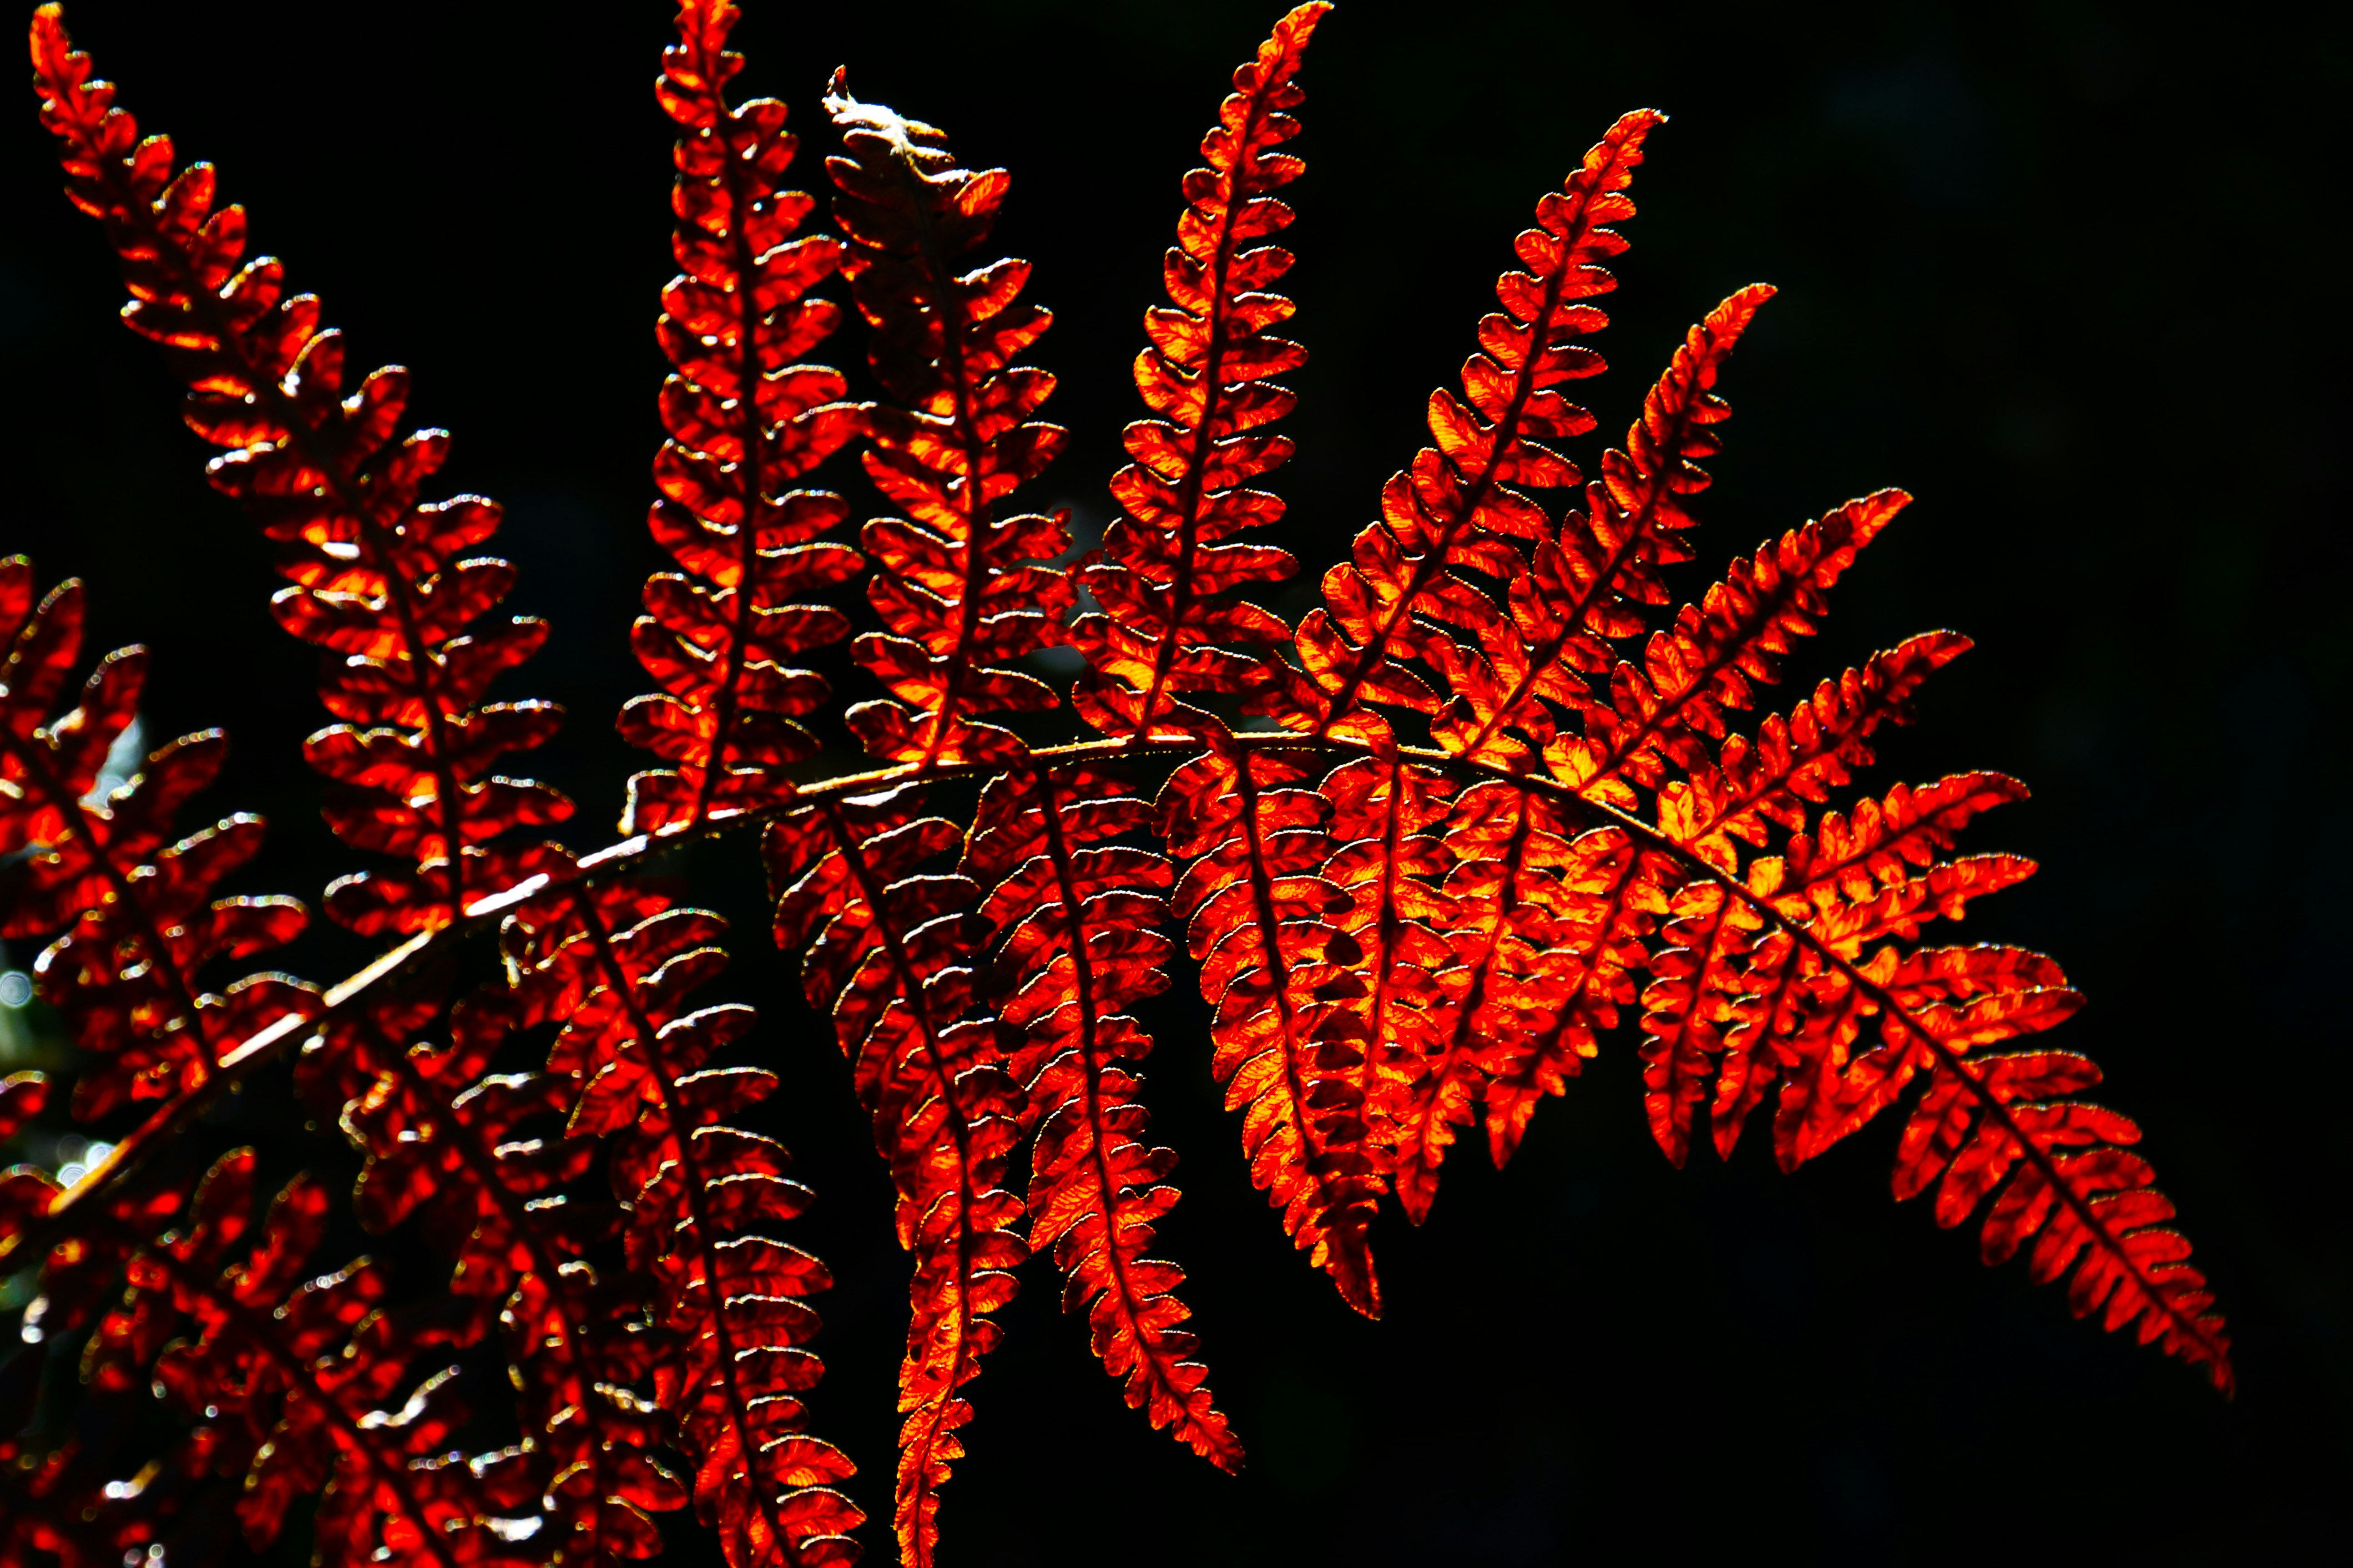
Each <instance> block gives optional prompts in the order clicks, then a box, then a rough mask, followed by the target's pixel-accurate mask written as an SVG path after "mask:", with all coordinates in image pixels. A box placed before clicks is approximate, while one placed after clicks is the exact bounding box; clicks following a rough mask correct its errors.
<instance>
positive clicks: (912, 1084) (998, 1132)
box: [766, 787, 1029, 1563]
mask: <svg viewBox="0 0 2353 1568" xmlns="http://www.w3.org/2000/svg"><path fill="white" fill-rule="evenodd" d="M922 805H923V801H922V795H921V792H920V790H918V789H915V788H913V787H910V788H907V789H902V790H898V791H892V792H888V793H885V794H882V795H877V796H869V797H863V798H857V799H853V800H850V801H846V802H839V803H836V802H832V801H828V802H827V803H826V804H824V805H812V806H808V807H805V808H802V809H800V810H798V811H797V812H794V813H792V814H790V815H788V816H786V817H785V818H784V819H783V820H782V821H781V822H779V823H778V824H777V825H776V826H774V827H772V828H771V829H770V830H769V835H768V842H767V847H766V853H767V858H768V867H769V876H770V879H771V881H772V883H773V885H775V886H776V887H777V888H778V889H782V891H781V895H780V897H779V899H778V900H777V912H776V944H777V945H778V946H779V947H781V948H784V949H786V950H787V951H789V950H791V949H794V948H797V947H798V946H800V945H801V944H802V942H805V941H807V939H808V938H809V937H810V936H811V935H812V934H814V935H815V938H816V940H815V941H814V942H809V945H808V951H807V955H806V956H805V958H804V959H803V962H802V983H803V985H804V987H805V988H806V990H807V994H808V998H809V1002H810V1005H812V1006H815V1007H817V1008H818V1010H819V1011H821V1012H827V1013H829V1014H830V1015H831V1016H832V1017H833V1021H834V1029H835V1033H836V1034H837V1035H838V1037H839V1039H840V1041H841V1047H842V1049H843V1050H844V1051H845V1052H846V1053H848V1054H849V1058H850V1059H851V1061H852V1063H853V1079H854V1081H855V1082H856V1084H857V1087H858V1093H859V1099H860V1102H861V1103H862V1104H864V1105H865V1107H866V1108H867V1110H869V1112H870V1113H871V1115H872V1116H873V1118H874V1138H875V1146H876V1147H877V1148H878V1149H879V1150H880V1151H881V1154H882V1157H883V1158H884V1159H885V1160H887V1161H888V1162H889V1163H890V1165H891V1174H892V1182H893V1184H894V1185H895V1186H896V1187H897V1190H898V1214H897V1223H898V1233H899V1244H900V1245H901V1246H902V1247H906V1248H908V1249H909V1250H910V1251H912V1252H913V1253H914V1255H915V1278H914V1281H913V1285H912V1287H911V1305H912V1308H913V1311H912V1315H911V1318H910V1321H909V1323H908V1329H907V1353H906V1356H905V1359H904V1360H903V1361H902V1363H901V1365H900V1371H899V1408H900V1409H901V1411H902V1412H903V1413H904V1414H905V1416H906V1419H905V1421H904V1423H903V1424H902V1426H901V1428H900V1435H899V1471H898V1481H897V1487H896V1502H895V1507H894V1509H893V1526H894V1528H895V1530H896V1531H897V1534H898V1538H899V1550H900V1552H901V1554H902V1556H903V1557H904V1558H905V1559H906V1561H908V1562H910V1563H930V1562H931V1561H932V1560H933V1553H934V1550H935V1549H936V1546H937V1544H938V1540H939V1524H938V1514H939V1489H940V1487H941V1486H942V1485H943V1484H944V1482H945V1481H946V1480H947V1479H948V1476H949V1473H950V1470H951V1468H952V1461H954V1460H955V1459H957V1458H961V1457H962V1456H963V1454H964V1447H963V1442H962V1439H961V1438H960V1437H958V1436H956V1434H957V1432H958V1431H959V1430H960V1429H961V1428H962V1427H963V1426H965V1424H966V1423H968V1422H969V1421H970V1420H971V1419H972V1405H971V1403H970V1402H969V1401H968V1400H967V1399H966V1398H965V1396H964V1394H962V1392H961V1390H962V1388H963V1386H964V1385H965V1384H967V1383H969V1382H970V1381H971V1380H972V1379H973V1378H974V1377H976V1376H977V1375H978V1374H979V1371H980V1358H981V1357H982V1356H983V1355H984V1354H986V1353H987V1352H988V1351H989V1350H991V1349H992V1348H994V1347H995V1345H996V1343H997V1340H998V1338H999V1337H1000V1336H1001V1334H1002V1330H1001V1328H1000V1327H999V1325H998V1324H997V1322H996V1321H995V1320H994V1319H993V1318H991V1317H990V1316H988V1314H990V1313H993V1312H994V1311H996V1310H997V1308H999V1307H1001V1306H1003V1305H1004V1304H1005V1303H1006V1302H1008V1301H1009V1300H1012V1299H1013V1293H1014V1289H1015V1280H1014V1277H1013V1275H1012V1272H1011V1270H1012V1269H1013V1268H1014V1267H1016V1266H1017V1265H1018V1264H1019V1263H1021V1262H1022V1261H1023V1260H1024V1259H1026V1258H1028V1256H1029V1247H1028V1246H1027V1245H1026V1244H1025V1243H1024V1242H1023V1241H1022V1239H1021V1237H1020V1236H1019V1235H1018V1233H1017V1232H1016V1231H1015V1229H1014V1226H1015V1225H1016V1224H1017V1223H1018V1221H1019V1219H1020V1217H1021V1212H1022V1205H1021V1200H1020V1199H1019V1198H1018V1197H1017V1196H1016V1195H1014V1194H1012V1193H1011V1192H1009V1191H1008V1190H1006V1187H1005V1178H1006V1163H1007V1158H1008V1155H1009V1153H1010V1152H1011V1151H1012V1149H1013V1147H1014V1146H1015V1144H1016V1143H1017V1142H1018V1141H1019V1136H1020V1131H1021V1126H1022V1121H1023V1116H1024V1106H1023V1102H1022V1095H1021V1090H1020V1088H1019V1086H1018V1084H1016V1083H1015V1082H1014V1080H1013V1079H1012V1077H1011V1075H1010V1074H1009V1073H1008V1070H1007V1067H1006V1063H1005V1060H1004V1055H1003V1052H1002V1051H1001V1049H1000V1048H999V1046H998V1041H997V1029H996V1026H995V1022H994V1020H992V1019H989V1018H987V1017H986V1016H978V1017H976V1016H973V996H972V986H973V972H972V968H971V955H972V953H973V952H974V951H975V950H976V948H977V947H978V945H979V942H978V941H977V932H976V931H975V930H973V929H972V928H974V927H975V926H976V925H977V924H978V923H979V917H977V916H976V915H974V914H973V913H971V912H970V911H971V908H972V905H973V903H974V902H975V893H976V889H975V888H974V885H973V883H972V881H971V879H969V878H967V877H965V876H961V875H937V874H925V873H922V872H920V871H919V870H918V869H917V868H919V867H921V866H922V865H923V864H924V863H925V862H926V861H928V860H930V859H931V858H933V857H934V856H937V855H939V854H941V853H944V851H946V850H948V849H951V848H954V847H956V846H957V845H958V843H959V842H960V840H961V838H962V837H963V836H962V835H961V834H960V833H958V832H957V830H956V828H955V826H954V825H953V824H951V823H949V822H947V821H946V820H945V819H944V818H941V817H937V816H926V815H922Z"/></svg>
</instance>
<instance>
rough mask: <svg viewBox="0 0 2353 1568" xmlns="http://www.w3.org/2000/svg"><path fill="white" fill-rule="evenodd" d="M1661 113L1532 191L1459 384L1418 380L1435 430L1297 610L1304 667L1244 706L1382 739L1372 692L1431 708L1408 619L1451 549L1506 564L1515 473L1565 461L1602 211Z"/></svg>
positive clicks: (1585, 367) (1620, 244)
mask: <svg viewBox="0 0 2353 1568" xmlns="http://www.w3.org/2000/svg"><path fill="white" fill-rule="evenodd" d="M1661 122H1662V116H1661V115H1659V114H1657V113H1655V112H1653V111H1651V110H1636V111H1635V112H1633V113H1631V114H1629V115H1626V116H1625V117H1623V118H1622V119H1620V121H1618V123H1617V124H1615V125H1613V126H1611V127H1610V129H1609V133H1608V134H1607V135H1606V136H1604V137H1603V138H1602V140H1601V142H1599V144H1597V145H1596V146H1595V147H1594V148H1593V149H1592V150H1591V151H1590V152H1588V153H1587V154H1586V155H1585V159H1584V161H1583V163H1581V164H1580V165H1579V166H1578V168H1577V171H1576V172H1575V173H1574V174H1570V175H1569V177H1568V180H1567V184H1565V185H1564V187H1563V188H1562V189H1561V190H1559V191H1557V192H1555V193H1553V194H1552V195H1547V196H1546V197H1545V199H1544V200H1543V201H1542V202H1540V203H1538V204H1537V206H1536V225H1537V226H1536V227H1535V228H1532V229H1528V230H1526V231H1525V232H1524V233H1523V234H1522V235H1521V236H1520V237H1519V240H1518V243H1517V247H1516V248H1517V250H1518V253H1519V257H1520V260H1521V261H1522V262H1523V263H1524V264H1525V267H1526V268H1528V270H1526V271H1520V272H1506V273H1504V276H1503V277H1502V279H1500V280H1498V282H1497V284H1496V287H1495V293H1496V298H1497V300H1499V301H1500V302H1501V303H1502V305H1503V307H1504V309H1503V311H1502V312H1501V313H1500V314H1496V315H1491V316H1489V317H1488V318H1486V320H1485V321H1482V322H1481V323H1480V336H1479V346H1480V352H1479V353H1474V354H1472V356H1471V358H1470V360H1469V361H1468V362H1467V363H1465V364H1464V365H1463V368H1462V391H1463V396H1462V398H1461V399H1458V398H1456V397H1455V396H1454V395H1452V394H1451V393H1448V392H1446V391H1444V390H1443V389H1440V391H1438V392H1434V393H1432V394H1431V395H1430V416H1429V422H1430V438H1431V440H1432V442H1433V445H1431V446H1429V447H1423V448H1422V449H1421V451H1420V452H1419V454H1418V455H1417V456H1416V457H1415V458H1414V461H1413V467H1412V469H1411V471H1410V472H1409V473H1401V474H1397V475H1393V476H1392V477H1391V478H1390V479H1389V482H1388V486H1387V487H1386V488H1385V489H1383V491H1382V494H1381V521H1379V522H1377V523H1374V524H1372V525H1370V526H1368V527H1367V528H1366V529H1365V531H1363V532H1361V533H1359V534H1358V535H1357V536H1356V548H1355V551H1354V559H1353V561H1352V562H1351V563H1348V564H1345V565H1342V566H1337V567H1335V568H1333V570H1332V571H1331V572H1330V573H1329V574H1326V575H1325V577H1324V608H1322V609H1318V610H1314V611H1310V612H1309V613H1308V615H1307V616H1306V618H1305V619H1303V621H1301V622H1300V626H1299V632H1298V636H1297V637H1296V639H1295V642H1296V647H1297V652H1298V656H1299V660H1300V664H1301V666H1302V667H1303V671H1304V675H1303V677H1287V676H1286V675H1285V674H1284V673H1283V672H1282V668H1279V667H1270V672H1271V674H1272V675H1273V677H1274V679H1273V681H1272V683H1271V686H1270V688H1269V689H1268V690H1267V691H1266V692H1265V693H1263V694H1262V695H1261V696H1258V697H1256V698H1254V699H1253V700H1252V704H1251V707H1250V711H1253V712H1264V713H1268V714H1271V716H1273V717H1274V718H1275V719H1276V720H1278V721H1280V722H1282V724H1283V725H1284V726H1285V727H1287V728H1290V729H1294V730H1305V731H1312V732H1314V733H1317V734H1330V735H1341V736H1350V737H1356V738H1361V739H1366V740H1369V741H1372V742H1375V743H1381V742H1384V741H1385V740H1386V737H1387V736H1388V721H1387V720H1385V719H1382V718H1380V717H1379V716H1378V715H1377V714H1376V713H1374V712H1372V711H1371V710H1367V709H1365V708H1364V706H1363V705H1364V704H1365V703H1367V702H1379V703H1386V704H1390V705H1393V706H1398V707H1403V708H1406V709H1409V710H1417V711H1420V712H1425V713H1427V712H1431V711H1434V710H1436V709H1437V707H1438V705H1439V704H1438V699H1437V697H1436V695H1435V694H1434V693H1433V692H1432V691H1431V690H1430V688H1429V686H1428V684H1427V683H1426V682H1424V681H1423V680H1422V679H1421V678H1420V677H1419V675H1417V674H1415V673H1414V672H1413V670H1412V669H1410V668H1408V666H1407V662H1406V661H1408V660H1409V659H1411V658H1415V657H1417V656H1419V654H1420V652H1421V648H1422V640H1423V639H1422V634H1421V631H1420V629H1419V623H1418V621H1417V619H1416V617H1417V616H1421V615H1423V614H1426V613H1429V612H1430V610H1431V608H1432V606H1433V605H1435V604H1436V603H1437V602H1438V601H1439V600H1440V599H1441V598H1443V597H1445V596H1447V595H1450V594H1451V593H1453V592H1457V591H1459V589H1456V588H1450V586H1449V584H1451V582H1452V579H1451V578H1450V577H1449V575H1448V573H1447V570H1446V569H1447V568H1448V567H1449V566H1451V565H1463V566H1470V567H1472V568H1476V569H1480V570H1484V571H1486V572H1488V573H1489V574H1490V575H1495V576H1509V575H1510V574H1511V573H1510V563H1514V562H1516V560H1517V559H1518V557H1519V553H1520V551H1521V550H1522V548H1523V546H1524V544H1525V543H1528V542H1535V541H1536V540H1539V539H1541V538H1543V537H1544V536H1545V534H1546V532H1547V531H1548V528H1547V524H1546V518H1545V514H1544V511H1543V510H1542V509H1541V508H1540V507H1539V506H1538V505H1537V504H1536V503H1535V501H1534V500H1530V499H1529V498H1528V497H1527V496H1526V495H1525V494H1523V493H1522V492H1521V490H1520V489H1515V488H1514V487H1515V486H1531V487H1535V488H1540V489H1542V488H1558V487H1561V486H1566V485H1573V484H1575V483H1577V479H1578V478H1579V475H1578V472H1577V466H1576V465H1575V464H1573V463H1571V462H1570V461H1568V459H1567V458H1563V457H1562V456H1560V455H1559V454H1558V453H1557V452H1555V451H1553V450H1552V449H1551V448H1550V447H1546V445H1544V443H1545V442H1546V441H1556V440H1559V439H1561V438H1564V437H1571V436H1576V435H1578V434H1581V433H1582V432H1584V431H1587V430H1589V429H1591V428H1592V427H1593V418H1592V416H1590V415H1588V413H1586V412H1585V410H1584V409H1582V408H1579V407H1577V405H1575V404H1573V403H1571V402H1569V401H1568V399H1567V395H1565V394H1563V393H1562V392H1560V391H1559V390H1558V388H1559V387H1560V385H1561V384H1564V383H1566V382H1569V381H1573V380H1577V379H1579V378H1581V377H1585V376H1589V375H1592V374H1597V373H1598V372H1599V371H1600V369H1601V368H1602V361H1601V358H1600V356H1599V354H1596V353H1594V352H1593V351H1592V350H1591V349H1589V348H1587V347H1585V346H1584V345H1583V344H1582V343H1580V342H1577V340H1578V339H1580V338H1582V337H1584V336H1587V335H1588V334H1589V333H1591V332H1593V331H1597V330H1598V329H1599V328H1600V327H1601V326H1602V325H1603V324H1604V322H1605V321H1606V318H1605V317H1604V316H1603V315H1602V313H1601V311H1600V310H1599V309H1598V308H1597V307H1595V306H1592V305H1589V304H1586V303H1583V301H1585V300H1589V299H1592V298H1593V297H1595V296H1597V295H1599V294H1603V293H1606V292H1608V291H1609V290H1610V289H1614V288H1616V287H1617V280H1616V279H1613V278H1612V277H1611V276H1610V275H1609V271H1608V269H1607V268H1605V267H1604V266H1603V265H1602V263H1603V262H1605V261H1607V260H1608V259H1609V258H1611V257H1613V256H1616V255H1618V254H1619V253H1620V252H1621V251H1623V250H1624V249H1625V247H1626V242H1625V240H1624V239H1623V238H1622V237H1620V235H1619V234H1618V232H1617V231H1616V230H1615V229H1612V228H1609V227H1608V225H1609V224H1611V223H1614V222H1618V221H1620V220H1622V219H1624V218H1627V217H1630V216H1633V212H1634V205H1633V203H1632V202H1631V201H1630V200H1629V199H1628V198H1627V196H1626V195H1624V192H1625V189H1626V187H1627V185H1628V184H1630V183H1631V181H1632V178H1633V172H1634V169H1635V167H1636V165H1638V164H1639V163H1641V161H1642V144H1643V142H1644V141H1645V139H1646V138H1647V137H1648V136H1649V134H1650V132H1651V131H1652V130H1653V129H1654V128H1655V127H1656V126H1658V125H1659V124H1660V123H1661Z"/></svg>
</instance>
